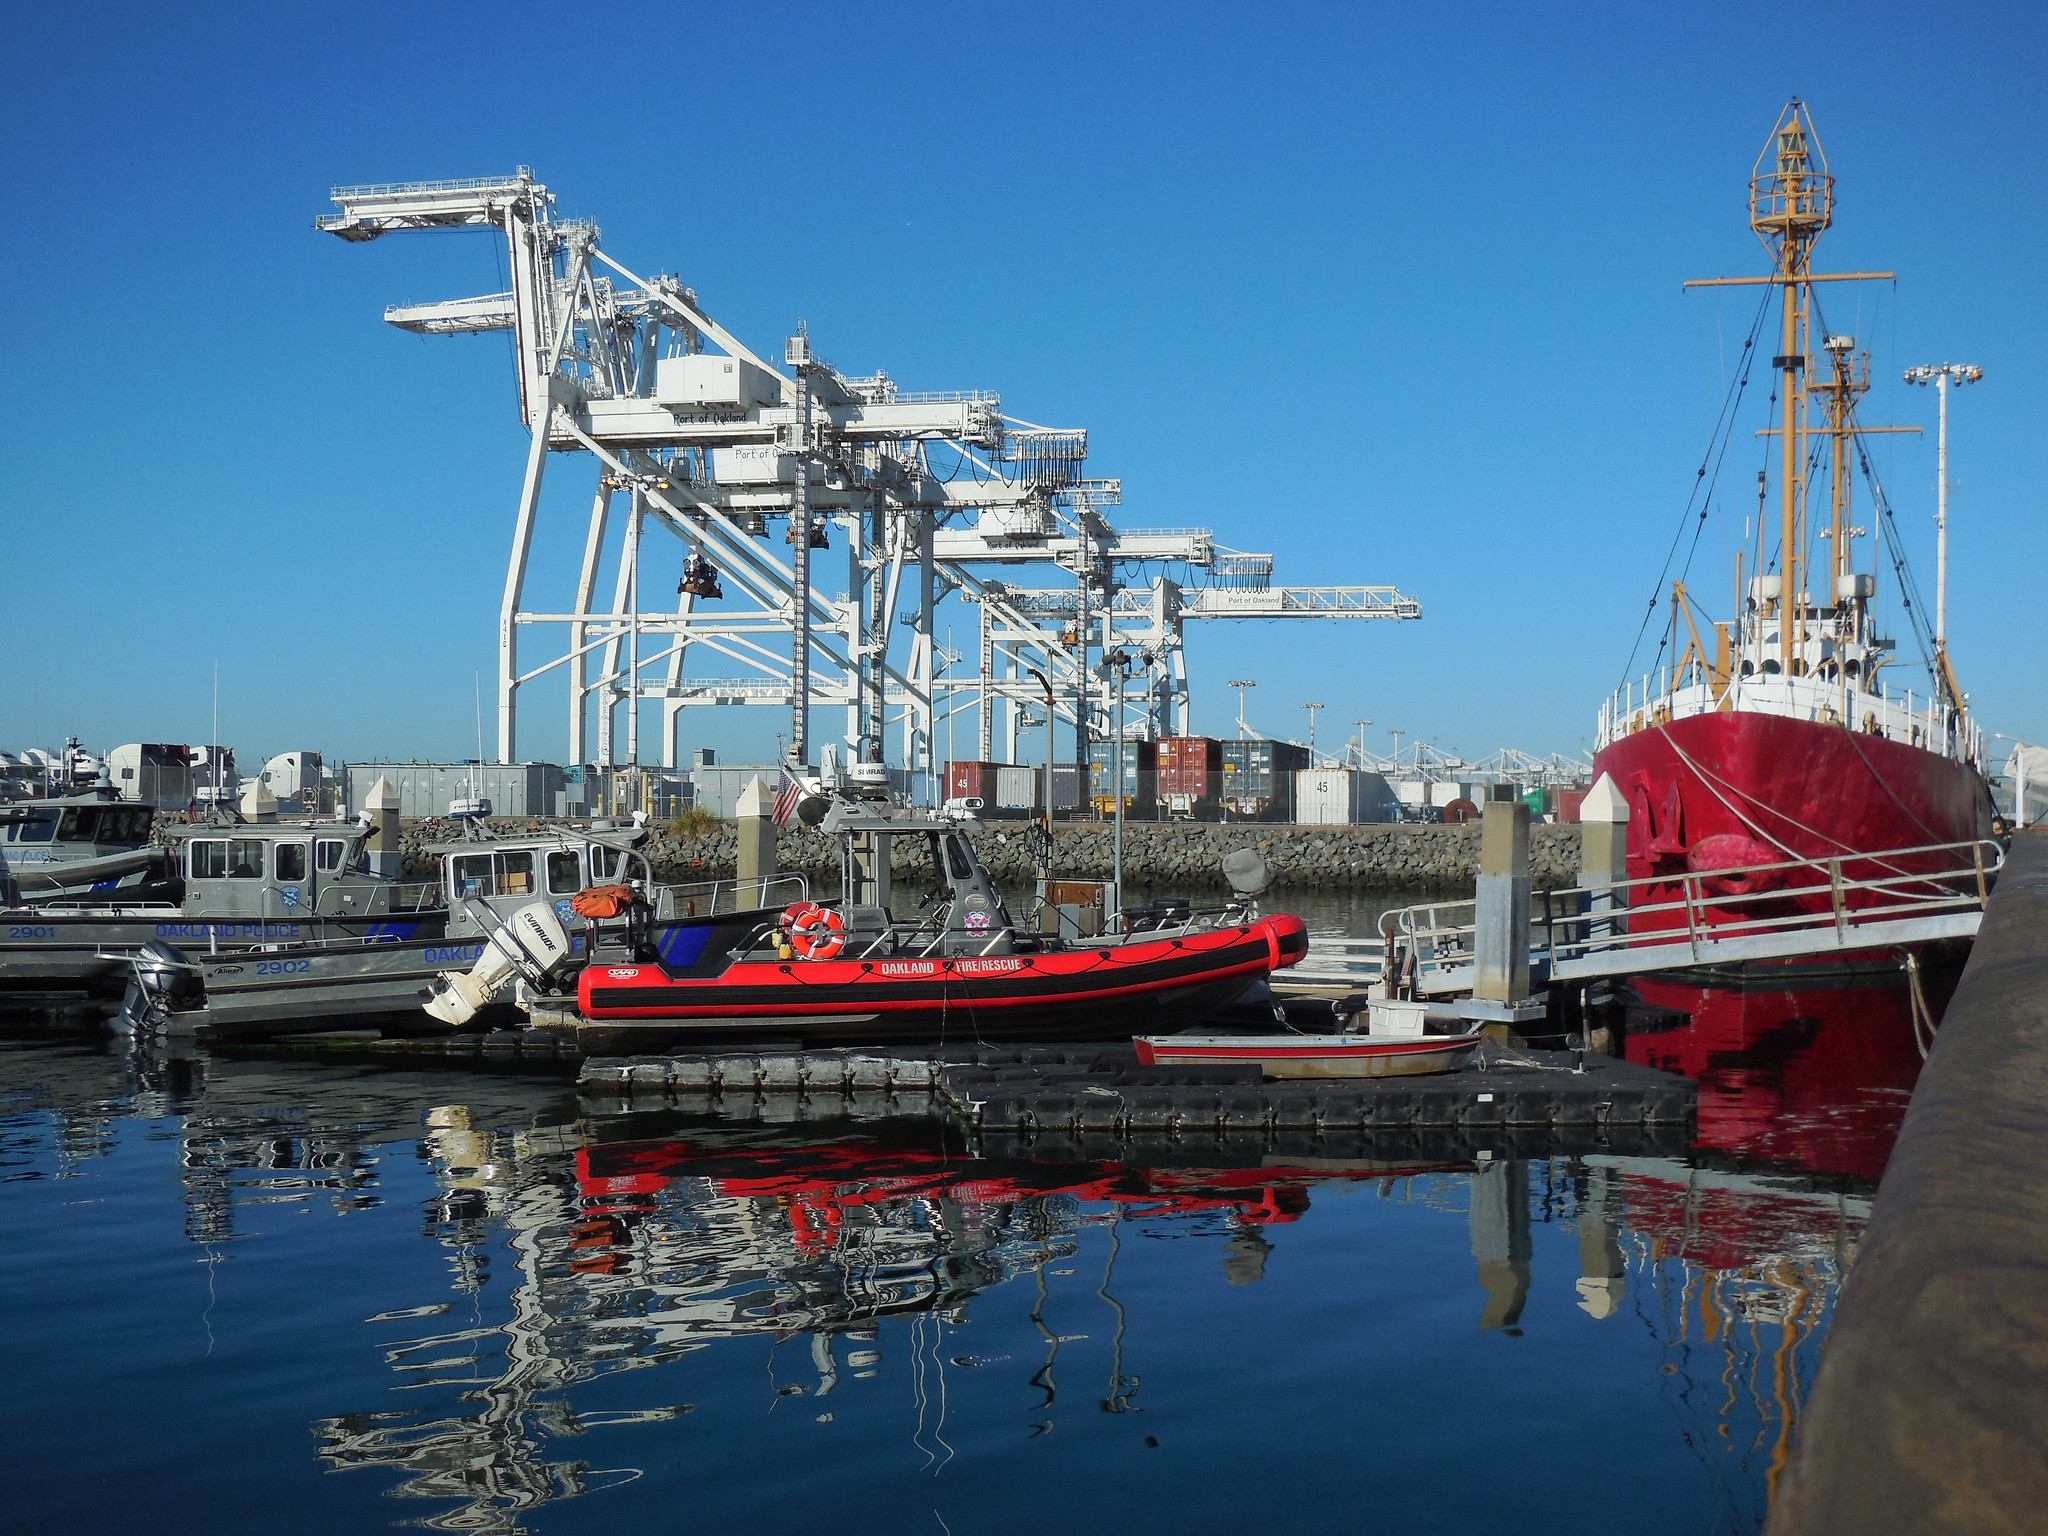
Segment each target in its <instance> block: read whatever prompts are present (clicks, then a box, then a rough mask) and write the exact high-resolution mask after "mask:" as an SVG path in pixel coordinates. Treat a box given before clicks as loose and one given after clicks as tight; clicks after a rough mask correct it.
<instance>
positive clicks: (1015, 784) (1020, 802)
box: [996, 768, 1045, 811]
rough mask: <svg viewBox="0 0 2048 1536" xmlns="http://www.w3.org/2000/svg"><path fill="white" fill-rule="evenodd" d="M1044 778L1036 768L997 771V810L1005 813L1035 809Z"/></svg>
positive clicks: (999, 769)
mask: <svg viewBox="0 0 2048 1536" xmlns="http://www.w3.org/2000/svg"><path fill="white" fill-rule="evenodd" d="M1044 777H1045V775H1044V774H1043V773H1041V772H1040V771H1039V770H1038V769H1036V768H998V769H996V806H997V808H998V809H999V810H1005V811H1029V810H1033V809H1035V808H1036V807H1037V805H1038V798H1039V794H1040V791H1041V781H1042V780H1043V779H1044Z"/></svg>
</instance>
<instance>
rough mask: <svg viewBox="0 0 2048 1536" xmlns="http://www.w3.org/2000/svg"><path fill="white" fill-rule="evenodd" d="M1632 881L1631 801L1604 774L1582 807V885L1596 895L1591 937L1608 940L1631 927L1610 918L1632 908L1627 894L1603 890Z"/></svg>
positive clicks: (1589, 902) (1591, 907) (1621, 919)
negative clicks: (1629, 822)
mask: <svg viewBox="0 0 2048 1536" xmlns="http://www.w3.org/2000/svg"><path fill="white" fill-rule="evenodd" d="M1627 879H1628V798H1627V797H1626V796H1625V795H1623V794H1622V792H1621V786H1619V785H1618V784H1616V783H1615V782H1614V779H1613V777H1612V776H1611V775H1609V774H1605V773H1603V774H1601V775H1600V777H1599V778H1598V779H1596V780H1595V781H1594V783H1593V787H1592V788H1591V789H1589V790H1587V791H1586V798H1585V799H1584V800H1583V801H1581V802H1580V804H1579V884H1580V885H1581V886H1582V887H1584V888H1585V889H1586V890H1587V891H1589V892H1591V893H1592V894H1591V895H1590V896H1589V898H1588V899H1587V903H1586V906H1587V910H1588V911H1589V912H1590V913H1591V914H1592V919H1593V920H1592V922H1591V923H1590V924H1589V925H1588V937H1590V938H1594V939H1601V938H1606V937H1608V936H1609V935H1610V934H1616V933H1621V932H1623V931H1625V930H1626V929H1627V927H1628V919H1627V918H1626V917H1617V916H1612V915H1610V914H1612V913H1614V912H1616V911H1617V910H1618V909H1619V908H1621V907H1624V906H1626V905H1627V904H1628V893H1627V892H1626V891H1613V890H1603V889H1602V887H1608V886H1616V885H1620V884H1621V883H1622V882H1624V881H1626V880H1627Z"/></svg>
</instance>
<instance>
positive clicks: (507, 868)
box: [450, 848, 533, 896]
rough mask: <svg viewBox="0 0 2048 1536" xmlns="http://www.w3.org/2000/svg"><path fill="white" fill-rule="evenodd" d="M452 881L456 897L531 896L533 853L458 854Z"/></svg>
mask: <svg viewBox="0 0 2048 1536" xmlns="http://www.w3.org/2000/svg"><path fill="white" fill-rule="evenodd" d="M450 879H451V880H452V881H453V882H454V890H453V892H452V893H451V894H453V895H455V896H531V895H532V894H533V851H532V850H531V849H526V848H520V849H512V850H508V851H506V852H502V853H463V854H457V855H456V857H455V860H454V864H453V869H452V871H451V873H450Z"/></svg>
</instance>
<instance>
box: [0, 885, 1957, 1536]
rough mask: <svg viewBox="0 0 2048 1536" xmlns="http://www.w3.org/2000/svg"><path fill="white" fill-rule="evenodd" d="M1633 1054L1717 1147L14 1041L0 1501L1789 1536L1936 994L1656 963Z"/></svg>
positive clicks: (279, 1526) (164, 1517) (350, 1517)
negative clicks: (891, 1100) (1712, 974)
mask: <svg viewBox="0 0 2048 1536" xmlns="http://www.w3.org/2000/svg"><path fill="white" fill-rule="evenodd" d="M1344 905H1345V904H1342V903H1339V904H1337V907H1334V908H1331V909H1330V910H1325V911H1319V912H1317V913H1315V914H1313V915H1315V916H1316V918H1317V921H1318V924H1319V925H1329V926H1339V925H1344V926H1348V925H1349V924H1350V921H1351V919H1350V918H1349V917H1347V916H1346V914H1345V912H1344V911H1342V910H1338V909H1337V908H1341V907H1343V906H1344ZM1628 1049H1629V1054H1630V1055H1632V1056H1635V1057H1637V1058H1638V1059H1642V1060H1648V1061H1651V1062H1652V1063H1653V1064H1669V1065H1674V1066H1678V1067H1680V1068H1681V1069H1683V1070H1688V1071H1691V1072H1693V1073H1694V1074H1695V1075H1697V1076H1700V1077H1701V1079H1702V1081H1703V1084H1704V1089H1703V1098H1702V1109H1701V1118H1700V1126H1699V1133H1698V1136H1697V1138H1696V1140H1695V1144H1694V1147H1693V1149H1692V1150H1691V1152H1690V1153H1688V1154H1686V1155H1682V1156H1677V1157H1645V1156H1631V1155H1626V1154H1624V1153H1598V1154H1584V1155H1571V1156H1556V1157H1552V1158H1547V1159H1534V1160H1529V1161H1509V1160H1490V1161H1485V1162H1480V1161H1477V1160H1472V1161H1460V1160H1457V1159H1453V1160H1451V1161H1449V1162H1444V1163H1439V1164H1435V1165H1431V1166H1398V1165H1386V1164H1373V1163H1368V1162H1361V1161H1357V1160H1353V1161H1350V1162H1346V1161H1343V1160H1342V1159H1334V1158H1301V1157H1296V1158H1292V1159H1287V1158H1279V1157H1275V1156H1273V1155H1271V1154H1268V1155H1265V1156H1258V1155H1253V1156H1250V1157H1245V1156H1242V1155H1235V1154H1226V1153H1225V1152H1224V1151H1222V1150H1220V1149H1219V1148H1217V1147H1216V1146H1215V1145H1214V1144H1200V1143H1191V1144H1189V1145H1188V1146H1187V1148H1186V1150H1185V1152H1184V1153H1176V1154H1175V1155H1173V1156H1172V1157H1170V1158H1168V1157H1163V1156H1161V1155H1159V1154H1156V1153H1154V1154H1148V1156H1149V1157H1150V1161H1148V1162H1144V1163H1120V1162H1105V1161H1087V1162H1077V1161H1045V1160H1033V1159H1031V1158H1029V1157H1026V1156H1022V1155H1019V1154H1018V1153H1016V1152H1015V1151H1011V1152H1009V1153H1006V1154H1003V1155H988V1156H977V1155H975V1152H974V1150H973V1149H972V1148H969V1147H966V1146H964V1145H961V1144H959V1143H957V1142H949V1141H947V1140H946V1139H945V1138H944V1137H942V1136H941V1135H940V1134H939V1133H938V1132H937V1131H936V1130H935V1129H934V1128H932V1127H931V1126H930V1125H928V1124H926V1123H923V1122H916V1121H908V1120H891V1121H870V1122H866V1123H858V1124H857V1123H853V1122H850V1121H800V1122H798V1121H793V1122H791V1123H783V1124H740V1123H736V1122H732V1121H720V1122H712V1121H706V1120H701V1119H700V1120H686V1119H682V1118H679V1117H677V1116H676V1115H675V1114H674V1113H672V1112H644V1113H634V1114H618V1113H604V1112H600V1110H599V1109H597V1108H596V1107H595V1106H593V1105H591V1104H585V1103H582V1102H580V1101H579V1100H578V1098H577V1096H576V1094H575V1092H574V1090H573V1085H571V1084H568V1083H566V1082H563V1081H559V1080H551V1079H545V1078H534V1077H511V1076H499V1075H487V1074H483V1073H478V1072H473V1071H469V1070H461V1069H454V1068H450V1069H444V1070H416V1069H410V1068H408V1069H402V1070H401V1069H396V1068H377V1067H369V1066H360V1065H356V1066H336V1065H331V1064H319V1063H313V1062H297V1061H289V1062H288V1061H280V1060H268V1059H244V1060H231V1059H226V1058H223V1057H218V1056H213V1057H209V1056H204V1055H200V1056H196V1057H194V1058H192V1059H189V1060H155V1059H151V1060H133V1059H126V1058H124V1057H123V1056H121V1055H120V1054H118V1053H110V1052H109V1051H107V1050H103V1049H101V1048H99V1047H97V1046H93V1045H89V1044H85V1043H76V1042H73V1043H53V1042H29V1041H19V1042H13V1043H7V1044H0V1232H4V1234H5V1240H4V1242H0V1316H4V1317H5V1318H6V1319H7V1321H6V1324H5V1328H6V1336H7V1346H8V1355H9V1358H10V1362H11V1369H10V1371H9V1377H10V1380H11V1381H12V1383H13V1386H14V1390H13V1391H11V1392H10V1393H8V1394H7V1395H6V1397H5V1399H4V1400H0V1435H4V1443H5V1444H6V1446H7V1447H8V1456H9V1461H10V1464H11V1465H12V1466H13V1467H14V1468H16V1476H15V1477H14V1478H13V1479H12V1487H11V1488H10V1490H9V1498H8V1499H7V1500H6V1501H5V1503H4V1505H0V1527H4V1528H7V1529H19V1530H24V1531H27V1530H35V1531H45V1530H52V1529H71V1530H112V1529H131V1528H144V1527H146V1528H148V1529H151V1530H154V1531H163V1532H177V1531H207V1532H224V1531H235V1532H239V1531H250V1532H270V1531H279V1530H292V1531H298V1532H315V1531H335V1532H343V1531H346V1532H361V1531H366V1530H375V1529H383V1528H390V1527H403V1528H413V1529H418V1528H425V1529H430V1530H445V1531H474V1532H514V1531H532V1532H571V1531H606V1532H614V1531H634V1530H660V1531H679V1532H696V1531H702V1532H727V1531H759V1530H792V1531H807V1530H832V1531H856V1532H865V1531H875V1532H883V1531H887V1532H903V1531H911V1532H917V1531H930V1532H933V1533H935V1536H938V1533H952V1536H968V1533H970V1532H975V1533H997V1532H1033V1533H1036V1532H1040V1531H1043V1530H1045V1529H1047V1528H1049V1527H1053V1526H1057V1527H1060V1528H1064V1529H1071V1530H1083V1531H1151V1530H1160V1531H1168V1530H1171V1531H1176V1532H1180V1531H1188V1532H1205V1531H1217V1532H1222V1531H1229V1532H1233V1533H1241V1532H1244V1531H1247V1530H1268V1529H1286V1528H1289V1527H1293V1526H1306V1527H1309V1528H1324V1527H1342V1528H1362V1529H1367V1530H1384V1531H1410V1530H1419V1529H1425V1528H1426V1529H1429V1530H1432V1531H1437V1532H1463V1531H1482V1530H1483V1531H1497V1530H1502V1529H1510V1528H1511V1529H1515V1530H1519V1531H1533V1532H1550V1531H1557V1532H1566V1531H1570V1532H1574V1533H1582V1532H1587V1531H1597V1532H1603V1533H1605V1532H1635V1531H1641V1532H1658V1533H1669V1532H1699V1533H1719V1532H1749V1531H1754V1530H1756V1529H1757V1527H1758V1525H1759V1524H1760V1521H1761V1518H1762V1513H1763V1510H1764V1508H1765V1506H1766V1503H1767V1500H1768V1497H1769V1489H1770V1486H1771V1483H1772V1481H1773V1479H1774V1477H1775V1476H1776V1473H1777V1470H1778V1469H1779V1468H1780V1467H1781V1466H1782V1464H1783V1461H1784V1457H1785V1455H1786V1451H1787V1447H1788V1445H1789V1439H1790V1434H1791V1431H1792V1429H1793V1427H1794V1426H1795V1424H1796V1422H1797V1413H1798V1406H1799V1403H1800V1401H1801V1398H1802V1395H1803V1393H1804V1391H1805V1389H1806V1386H1807V1384H1808V1383H1809V1382H1810V1381H1811V1379H1812V1375H1813V1372H1814V1369H1815V1367H1816V1364H1817V1361H1818V1351H1819V1346H1820V1342H1821V1339H1822V1337H1823V1335H1824V1333H1825V1330H1826V1326H1827V1321H1828V1318H1829V1315H1830V1311H1831V1309H1832V1305H1833V1300H1834V1296H1835V1292H1836V1289H1837V1286H1838V1285H1839V1282H1840V1280H1841V1277H1842V1275H1843V1273H1844V1271H1845V1269H1846V1267H1847V1266H1848V1265H1849V1264H1850V1263H1851V1262H1852V1260H1853V1256H1854V1252H1855V1247H1856V1242H1857V1238H1858V1235H1859V1233H1860V1231H1861V1225H1862V1222H1863V1219H1864V1216H1865V1214H1866V1211H1867V1205H1868V1195H1869V1193H1870V1191H1871V1189H1872V1187H1873V1181H1874V1179H1875V1176H1876V1174H1877V1172H1878V1171H1881V1168H1882V1164H1883V1158H1884V1153H1885V1150H1886V1148H1888V1146H1889V1142H1890V1137H1891V1135H1892V1133H1893V1131H1894V1129H1895V1128H1896V1123H1897V1119H1898V1116H1899V1114H1900V1113H1901V1112H1902V1110H1903V1107H1904V1102H1905V1097H1906V1094H1907V1092H1908V1091H1909V1090H1910V1084H1911V1074H1912V1069H1913V1066H1914V1064H1915V1063H1916V1062H1917V1059H1918V1058H1917V1053H1916V1052H1915V1051H1914V1049H1913V1046H1912V1038H1911V1033H1910V1023H1909V1021H1908V1019H1907V1016H1906V1015H1905V1013H1904V1010H1903V1003H1902V1002H1900V1001H1898V1000H1897V997H1896V994H1895V991H1894V989H1892V988H1890V987H1889V985H1888V984H1886V985H1872V984H1870V983H1869V982H1868V979H1867V978H1866V979H1865V980H1864V981H1863V982H1862V983H1858V984H1852V983H1850V982H1841V983H1839V984H1815V985H1811V986H1805V987H1804V989H1803V990H1800V991H1784V990H1779V991H1763V990H1753V991H1750V992H1746V993H1730V992H1714V993H1707V992H1703V991H1700V990H1698V989H1695V990H1694V991H1692V992H1691V993H1686V992H1684V991H1683V990H1682V989H1674V990H1672V991H1670V992H1668V993H1667V994H1663V995H1658V996H1655V997H1652V996H1649V995H1646V996H1645V997H1644V999H1643V1002H1642V1005H1641V1006H1640V1007H1639V1008H1638V1009H1637V1010H1636V1011H1635V1013H1634V1014H1633V1015H1632V1022H1631V1026H1630V1032H1629V1035H1628Z"/></svg>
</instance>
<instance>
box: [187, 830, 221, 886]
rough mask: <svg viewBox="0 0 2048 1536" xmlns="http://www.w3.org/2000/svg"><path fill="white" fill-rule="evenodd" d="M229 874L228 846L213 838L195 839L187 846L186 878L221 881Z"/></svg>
mask: <svg viewBox="0 0 2048 1536" xmlns="http://www.w3.org/2000/svg"><path fill="white" fill-rule="evenodd" d="M227 872H228V845H227V844H226V843H225V842H218V841H215V840H213V839H211V838H208V839H206V840H204V841H201V840H200V839H199V838H196V837H195V838H194V839H193V840H192V841H191V842H189V843H187V844H186V845H185V878H186V879H187V880H219V879H221V878H222V877H224V876H225V875H226V874H227Z"/></svg>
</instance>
